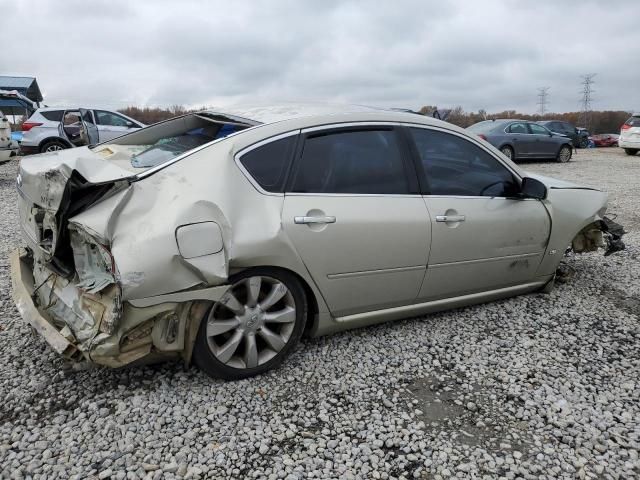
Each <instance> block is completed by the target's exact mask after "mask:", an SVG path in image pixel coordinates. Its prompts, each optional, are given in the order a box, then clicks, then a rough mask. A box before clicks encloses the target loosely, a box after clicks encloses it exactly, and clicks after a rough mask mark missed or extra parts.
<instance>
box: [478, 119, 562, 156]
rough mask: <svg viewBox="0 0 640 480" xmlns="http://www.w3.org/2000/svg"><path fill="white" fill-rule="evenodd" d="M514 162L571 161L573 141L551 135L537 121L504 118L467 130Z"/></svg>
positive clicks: (487, 121) (549, 131)
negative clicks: (529, 160)
mask: <svg viewBox="0 0 640 480" xmlns="http://www.w3.org/2000/svg"><path fill="white" fill-rule="evenodd" d="M467 130H469V131H470V132H471V133H475V134H476V135H478V136H479V137H480V138H482V139H483V140H486V141H487V142H489V143H490V144H491V145H493V146H494V147H496V148H497V149H498V150H500V151H501V152H502V154H503V155H504V156H506V157H507V158H509V159H510V160H513V161H518V160H525V159H554V160H556V161H558V162H561V163H565V162H568V161H569V160H571V154H572V153H573V143H572V140H571V138H569V137H567V136H566V135H562V134H560V133H555V132H552V131H551V130H548V129H547V128H545V127H543V126H542V125H539V124H537V123H535V122H528V121H526V120H514V119H501V120H485V121H483V122H479V123H476V124H475V125H471V126H470V127H468V128H467Z"/></svg>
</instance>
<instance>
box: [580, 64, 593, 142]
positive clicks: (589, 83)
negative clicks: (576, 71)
mask: <svg viewBox="0 0 640 480" xmlns="http://www.w3.org/2000/svg"><path fill="white" fill-rule="evenodd" d="M596 75H597V74H596V73H588V74H586V75H581V76H580V78H582V92H581V93H582V99H581V100H580V103H581V106H582V112H581V113H580V123H582V126H583V127H584V128H586V129H587V130H588V129H589V127H590V126H591V125H590V124H591V100H592V97H591V96H592V95H593V93H594V90H593V84H594V83H596V82H595V80H594V79H593V78H594V77H595V76H596Z"/></svg>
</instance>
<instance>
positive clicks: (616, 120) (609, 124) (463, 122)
mask: <svg viewBox="0 0 640 480" xmlns="http://www.w3.org/2000/svg"><path fill="white" fill-rule="evenodd" d="M436 110H438V109H437V107H435V106H432V105H425V106H424V107H422V108H421V109H420V110H419V113H422V114H423V115H429V116H431V115H432V113H433V112H434V111H436ZM443 112H444V113H445V115H446V121H447V122H449V123H453V124H454V125H458V126H459V127H463V128H466V127H469V126H471V125H473V124H474V123H478V122H481V121H483V120H493V119H498V118H517V119H520V120H531V121H538V120H562V121H565V122H569V123H572V124H574V125H575V126H576V127H584V128H587V129H588V130H589V132H591V133H593V134H597V133H620V127H621V126H622V124H623V123H624V122H625V121H627V119H628V118H629V117H630V116H631V113H630V112H624V111H620V110H618V111H611V110H606V111H591V112H589V113H588V114H587V119H588V125H584V123H585V122H584V121H583V119H584V118H585V113H584V112H566V113H547V114H545V115H538V114H528V113H519V112H517V111H515V110H505V111H503V112H498V113H487V112H486V111H485V110H479V111H477V112H465V111H464V109H463V108H462V107H455V108H453V109H451V110H446V111H445V110H440V113H441V115H442V116H443V118H444V117H445V115H443Z"/></svg>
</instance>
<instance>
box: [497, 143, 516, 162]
mask: <svg viewBox="0 0 640 480" xmlns="http://www.w3.org/2000/svg"><path fill="white" fill-rule="evenodd" d="M500 151H501V152H502V154H503V155H504V156H505V157H507V158H508V159H509V160H515V153H514V152H513V148H511V147H510V146H509V145H505V146H504V147H502V148H501V149H500Z"/></svg>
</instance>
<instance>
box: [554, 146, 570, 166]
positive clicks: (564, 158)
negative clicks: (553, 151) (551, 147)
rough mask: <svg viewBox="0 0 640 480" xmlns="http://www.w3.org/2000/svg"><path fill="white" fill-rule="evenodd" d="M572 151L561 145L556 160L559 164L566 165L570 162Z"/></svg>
mask: <svg viewBox="0 0 640 480" xmlns="http://www.w3.org/2000/svg"><path fill="white" fill-rule="evenodd" d="M571 153H572V149H571V147H570V146H569V145H563V146H562V147H561V148H560V151H559V152H558V156H557V157H556V160H557V161H558V162H560V163H567V162H568V161H569V160H571Z"/></svg>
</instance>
